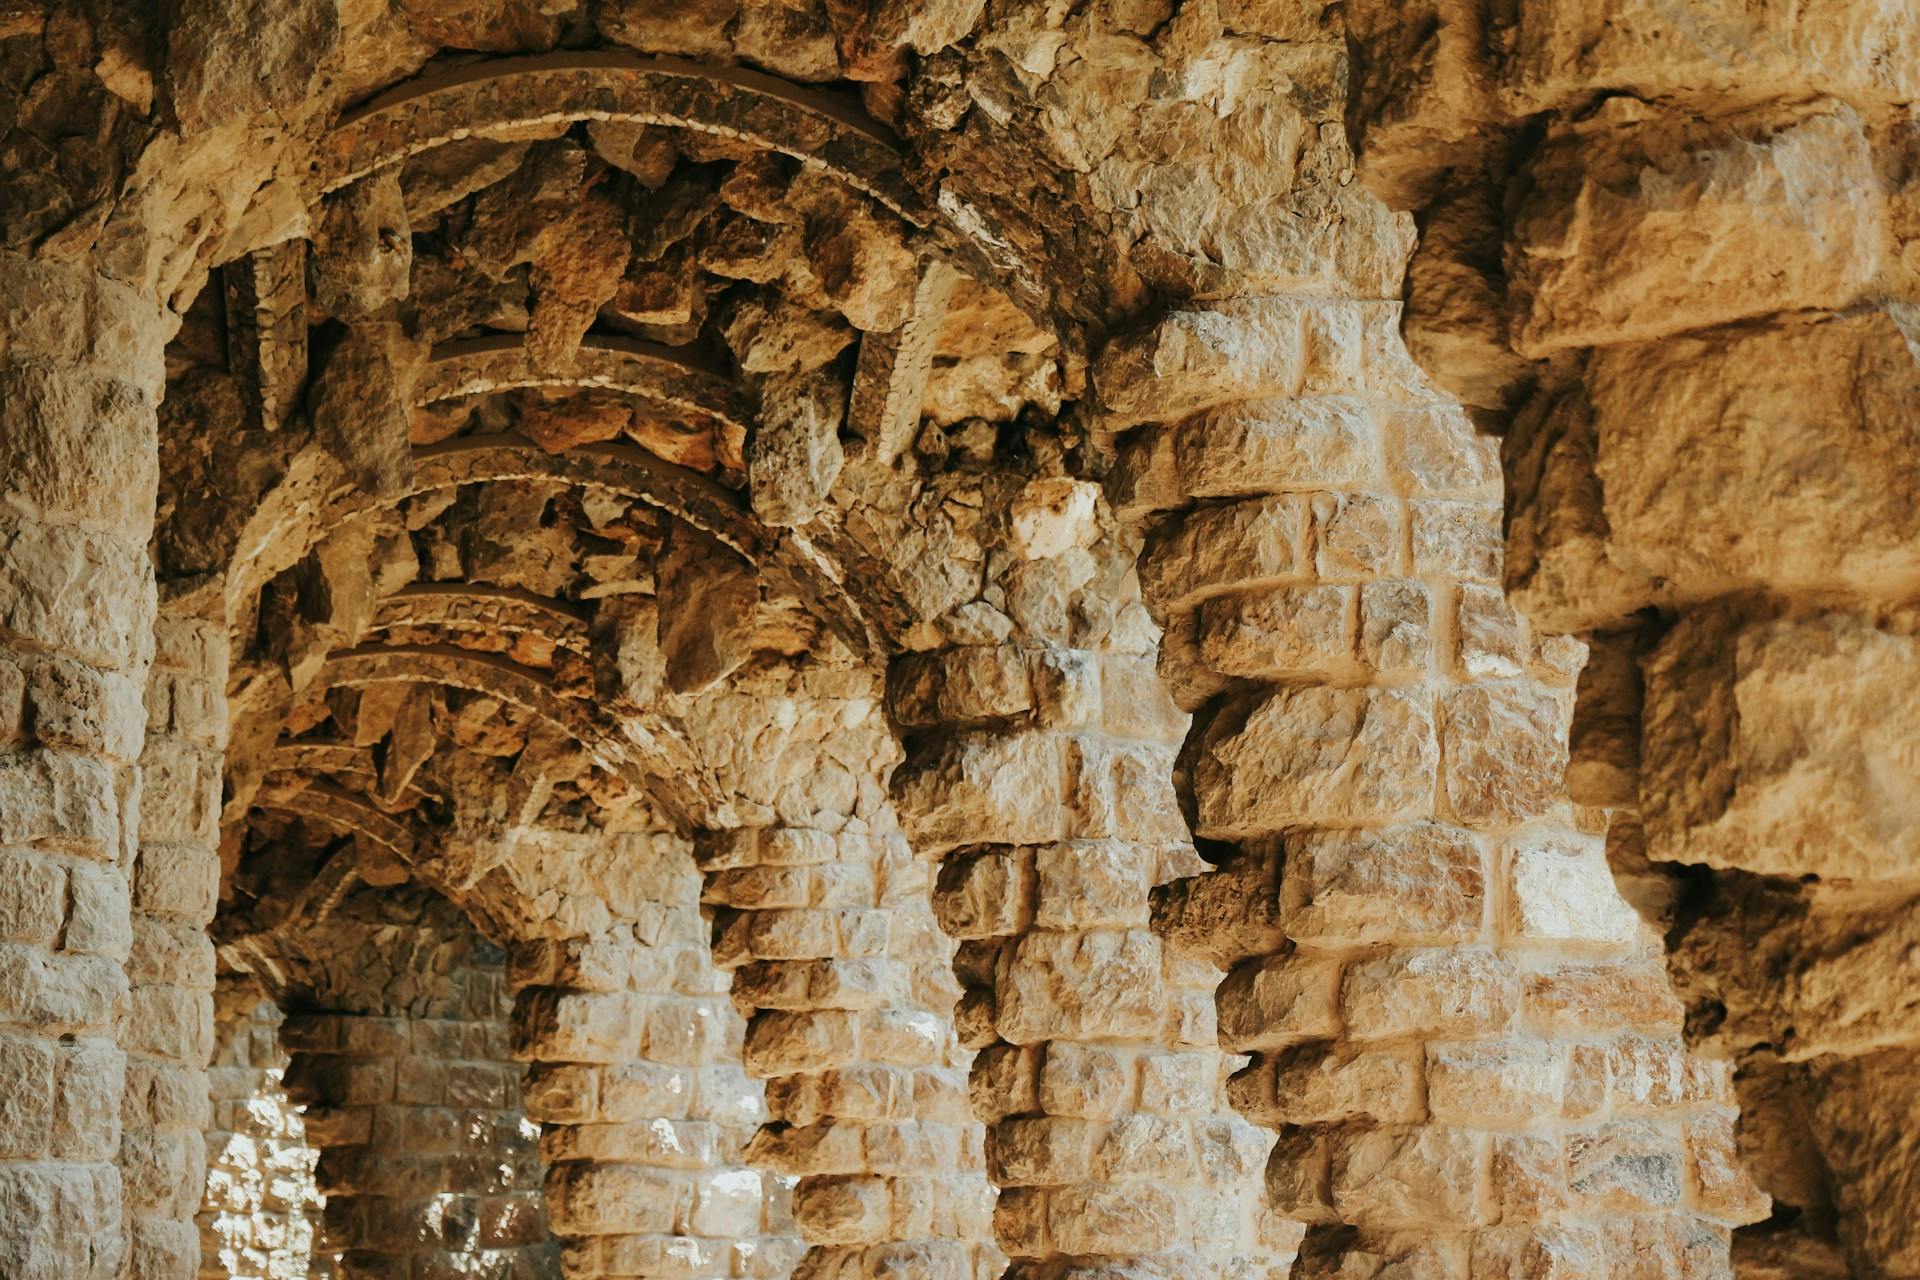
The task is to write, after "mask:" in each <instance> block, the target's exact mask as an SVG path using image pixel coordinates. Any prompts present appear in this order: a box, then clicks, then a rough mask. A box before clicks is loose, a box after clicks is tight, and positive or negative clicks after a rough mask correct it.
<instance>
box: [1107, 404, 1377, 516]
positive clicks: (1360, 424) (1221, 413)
mask: <svg viewBox="0 0 1920 1280" xmlns="http://www.w3.org/2000/svg"><path fill="white" fill-rule="evenodd" d="M1379 434H1380V432H1379V427H1378V425H1377V422H1376V418H1375V415H1374V413H1373V411H1372V410H1371V409H1370V407H1369V406H1368V405H1367V404H1366V403H1365V402H1364V401H1360V400H1352V399H1342V398H1324V399H1284V400H1254V401H1247V402H1244V403H1239V404H1226V405H1221V406H1219V407H1217V408H1214V409H1210V410H1208V411H1206V412H1205V413H1202V414H1199V415H1197V416H1195V417H1192V418H1188V419H1187V420H1186V421H1184V422H1181V423H1180V424H1179V425H1178V426H1176V427H1172V428H1165V429H1160V428H1148V429H1145V430H1143V431H1141V432H1140V433H1138V434H1137V435H1135V436H1132V437H1129V439H1128V442H1127V445H1126V446H1125V447H1124V448H1123V449H1122V450H1121V453H1120V457H1119V460H1118V463H1117V464H1116V466H1115V469H1114V473H1113V475H1112V477H1111V478H1110V479H1109V481H1108V486H1107V494H1108V499H1109V501H1111V502H1112V503H1113V505H1114V508H1115V509H1116V510H1117V511H1119V512H1121V513H1122V514H1123V515H1126V516H1135V515H1138V514H1141V513H1144V512H1147V511H1158V510H1167V509H1169V508H1173V507H1179V506H1184V505H1185V504H1186V501H1187V499H1188V498H1233V497H1250V496H1252V495H1255V494H1261V493H1275V492H1280V491H1283V490H1288V489H1362V488H1366V487H1368V485H1370V484H1371V483H1374V482H1375V481H1377V480H1378V478H1379V474H1380V458H1379V452H1378V450H1379V444H1378V440H1379Z"/></svg>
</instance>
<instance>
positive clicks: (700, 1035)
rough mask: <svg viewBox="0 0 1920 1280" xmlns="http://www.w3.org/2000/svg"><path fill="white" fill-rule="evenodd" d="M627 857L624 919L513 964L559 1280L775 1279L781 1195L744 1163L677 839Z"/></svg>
mask: <svg viewBox="0 0 1920 1280" xmlns="http://www.w3.org/2000/svg"><path fill="white" fill-rule="evenodd" d="M631 853H632V857H633V858H634V860H635V861H634V864H633V865H631V866H630V868H629V872H630V873H631V874H635V875H638V876H641V877H644V880H645V883H646V885H647V888H648V892H647V894H646V895H645V897H646V900H647V904H648V905H647V906H646V908H645V910H644V913H643V914H642V915H641V916H640V917H639V918H637V919H634V920H631V921H623V922H620V923H618V924H616V925H615V926H614V927H612V928H610V929H608V930H606V931H605V932H603V933H600V934H597V935H595V936H592V937H584V938H561V939H551V940H543V941H534V942H528V943H524V944H522V945H520V946H518V947H517V948H516V949H515V951H514V955H513V962H512V968H511V978H512V983H513V987H514V990H515V992H516V996H515V1002H514V1013H513V1051H514V1054H515V1056H517V1057H518V1058H520V1059H521V1060H523V1061H526V1062H528V1063H530V1064H531V1065H530V1067H529V1069H528V1074H527V1080H526V1108H527V1114H528V1116H530V1117H531V1118H533V1119H535V1120H537V1121H539V1122H540V1123H541V1125H542V1130H543V1132H542V1136H541V1150H542V1152H543V1154H544V1156H545V1159H546V1161H547V1163H548V1166H549V1167H548V1174H547V1184H546V1198H547V1207H548V1213H549V1215H550V1217H551V1221H552V1224H553V1231H554V1234H555V1235H556V1236H558V1237H560V1238H561V1239H562V1240H563V1241H564V1242H565V1246H564V1251H563V1261H564V1264H565V1270H566V1275H567V1277H568V1280H598V1278H599V1277H614V1276H619V1277H659V1278H660V1280H725V1278H726V1277H733V1276H743V1277H756V1278H759V1280H778V1278H781V1277H785V1276H786V1275H787V1274H788V1273H789V1272H790V1271H791V1270H792V1268H793V1265H794V1262H795V1260H796V1259H797V1258H798V1256H799V1252H800V1250H799V1247H798V1244H799V1242H798V1241H797V1240H796V1239H794V1237H793V1235H792V1228H791V1221H790V1218H789V1216H788V1198H789V1195H790V1189H789V1186H788V1184H786V1183H784V1182H782V1181H781V1180H779V1179H774V1178H769V1177H766V1176H764V1175H763V1174H762V1173H761V1172H759V1171H758V1170H756V1169H752V1168H749V1167H747V1161H746V1158H745V1146H746V1143H747V1141H748V1139H749V1138H750V1137H751V1135H752V1133H753V1131H754V1129H755V1127H756V1126H758V1125H759V1123H760V1122H761V1120H762V1119H763V1118H764V1116H765V1114H766V1111H765V1102H764V1098H763V1093H762V1090H761V1088H760V1086H759V1085H758V1083H757V1082H755V1081H753V1080H751V1079H749V1078H748V1076H747V1074H746V1073H745V1072H744V1071H743V1070H742V1063H741V1056H740V1048H739V1046H740V1043H741V1036H742V1034H743V1028H742V1026H741V1019H740V1016H739V1015H738V1014H737V1013H736V1012H735V1011H734V1009H733V1006H732V1005H731V1004H730V1003H729V1002H728V1001H727V999H726V994H725V993H726V988H727V978H726V975H725V974H723V973H721V972H720V971H719V970H717V969H716V968H715V967H714V965H713V961H712V959H711V957H710V954H709V951H708V942H707V937H706V927H705V923H704V922H703V920H702V919H701V915H700V905H699V904H700V874H699V872H698V870H697V869H696V868H695V867H694V865H693V860H692V857H691V854H690V851H689V850H688V848H687V846H686V844H685V843H684V842H683V841H677V840H668V839H655V840H641V841H637V842H634V843H633V845H632V846H631Z"/></svg>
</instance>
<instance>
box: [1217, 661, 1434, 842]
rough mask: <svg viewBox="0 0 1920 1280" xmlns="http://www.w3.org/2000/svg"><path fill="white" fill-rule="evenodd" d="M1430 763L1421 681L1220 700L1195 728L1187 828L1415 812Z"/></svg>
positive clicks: (1430, 788) (1235, 830)
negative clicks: (1192, 812) (1193, 815)
mask: <svg viewBox="0 0 1920 1280" xmlns="http://www.w3.org/2000/svg"><path fill="white" fill-rule="evenodd" d="M1438 764H1439V750H1438V746H1437V744H1436V742H1435V733H1434V713H1433V707H1432V704H1431V701H1430V695H1428V694H1426V693H1424V692H1422V691H1419V690H1412V689H1335V688H1298V689H1291V688H1283V689H1277V690H1274V691H1272V692H1270V693H1267V694H1265V695H1256V696H1254V697H1252V698H1250V699H1242V700H1240V701H1238V702H1236V703H1232V704H1229V705H1228V706H1227V707H1226V708H1224V709H1223V710H1222V711H1221V712H1220V714H1219V715H1217V716H1216V718H1215V719H1214V720H1213V722H1212V723H1211V724H1209V725H1207V726H1206V728H1205V729H1204V730H1203V731H1202V732H1201V737H1200V749H1199V752H1198V753H1197V758H1196V759H1195V760H1194V764H1193V770H1194V774H1193V788H1194V793H1195V796H1196V798H1197V799H1198V802H1199V814H1198V821H1197V823H1196V831H1197V833H1198V834H1200V835H1204V836H1207V837H1209V838H1214V839H1222V840H1232V839H1244V838H1246V837H1249V836H1253V835H1259V834H1263V833H1266V832H1270V831H1277V830H1281V829H1283V828H1286V827H1295V826H1333V825H1344V824H1347V823H1351V822H1354V821H1395V820H1406V819H1417V818H1424V817H1427V816H1429V815H1430V814H1431V812H1432V808H1433V801H1434V781H1435V779H1434V774H1435V770H1436V767H1437V765H1438Z"/></svg>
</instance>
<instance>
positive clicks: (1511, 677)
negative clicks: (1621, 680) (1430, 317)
mask: <svg viewBox="0 0 1920 1280" xmlns="http://www.w3.org/2000/svg"><path fill="white" fill-rule="evenodd" d="M1397 313H1398V307H1397V304H1393V303H1386V302H1377V301H1366V300H1356V301H1348V302H1343V301H1321V302H1309V301H1301V300H1295V299H1262V300H1251V301H1247V302H1243V303H1235V304H1230V305H1223V306H1221V307H1219V308H1218V309H1216V310H1213V311H1208V312H1200V311H1182V312H1176V313H1175V314H1173V315H1171V316H1169V317H1168V318H1167V319H1165V320H1164V321H1162V322H1161V323H1160V324H1159V325H1158V326H1157V327H1155V328H1154V329H1152V330H1150V331H1148V332H1146V333H1143V334H1141V335H1139V336H1138V337H1135V338H1132V339H1125V340H1122V341H1121V342H1119V343H1117V344H1115V345H1114V346H1112V347H1110V348H1109V349H1108V351H1107V352H1106V354H1105V355H1104V357H1103V358H1102V360H1101V361H1100V362H1099V363H1098V364H1097V365H1096V369H1095V377H1096V384H1097V388H1098V391H1099V394H1100V395H1101V397H1102V401H1103V403H1104V404H1105V405H1106V406H1107V407H1108V409H1109V410H1110V411H1111V412H1112V413H1114V414H1115V415H1116V418H1117V419H1118V421H1119V422H1120V423H1121V424H1122V425H1125V424H1126V423H1129V422H1134V421H1139V420H1140V419H1142V418H1148V419H1155V420H1158V421H1156V422H1155V423H1154V424H1153V425H1149V426H1145V427H1142V428H1139V429H1137V430H1135V431H1133V432H1132V433H1131V434H1129V435H1128V437H1127V438H1126V440H1125V443H1124V446H1123V449H1122V452H1121V456H1120V462H1119V464H1118V466H1117V467H1116V469H1115V472H1114V475H1113V480H1112V489H1113V492H1114V493H1115V494H1116V497H1117V501H1119V502H1120V504H1121V505H1122V508H1123V510H1126V511H1128V512H1129V513H1130V514H1134V515H1136V516H1138V517H1141V518H1145V519H1146V520H1148V522H1149V525H1150V528H1151V534H1150V537H1149V540H1148V544H1147V548H1146V551H1145V553H1144V555H1143V558H1142V578H1143V582H1144V585H1145V590H1146V598H1147V600H1148V603H1149V604H1150V606H1151V607H1152V608H1153V609H1154V610H1155V612H1156V615H1157V616H1158V618H1159V619H1160V620H1161V621H1162V622H1163V624H1164V625H1165V626H1166V628H1167V640H1166V642H1165V644H1164V647H1163V653H1162V670H1163V671H1164V672H1165V673H1166V674H1167V675H1168V676H1169V678H1170V679H1171V680H1172V681H1173V682H1174V684H1175V687H1176V689H1177V690H1178V691H1179V693H1180V695H1181V697H1182V698H1183V700H1184V701H1186V702H1187V703H1188V704H1189V705H1192V706H1195V707H1196V708H1197V710H1196V714H1195V722H1194V728H1193V730H1192V731H1191V733H1190V734H1189V735H1188V738H1187V744H1186V748H1185V750H1184V753H1183V756H1182V761H1181V780H1182V787H1183V791H1184V792H1185V799H1186V801H1187V803H1188V805H1189V812H1190V814H1191V816H1192V821H1193V823H1194V830H1195V833H1196V835H1197V836H1198V837H1201V838H1204V839H1205V840H1206V841H1208V842H1209V844H1208V847H1209V848H1211V849H1213V850H1215V851H1216V854H1215V856H1216V857H1218V858H1219V859H1220V860H1221V869H1220V870H1218V871H1215V872H1213V873H1210V874H1207V875H1203V876H1199V877H1196V878H1193V879H1189V880H1185V881H1182V882H1180V883H1178V884H1175V885H1172V886H1168V887H1167V888H1165V889H1163V890H1162V891H1161V892H1160V894H1159V895H1158V900H1157V903H1156V924H1157V925H1158V926H1159V927H1160V928H1161V929H1162V930H1163V931H1165V932H1166V933H1167V934H1168V935H1169V937H1170V938H1172V939H1173V940H1174V941H1175V942H1177V943H1179V944H1181V945H1184V946H1187V947H1189V948H1192V949H1194V950H1197V951H1199V952H1200V953H1202V954H1206V955H1210V956H1212V957H1213V958H1214V959H1215V960H1216V962H1218V963H1220V964H1222V965H1223V966H1231V968H1230V972H1229V974H1228V977H1227V979H1226V981H1225V982H1224V983H1223V984H1222V986H1221V987H1220V990H1219V995H1218V1008H1219V1020H1220V1034H1221V1040H1222V1043H1223V1044H1225V1045H1226V1046H1228V1047H1229V1048H1232V1049H1235V1050H1239V1051H1242V1052H1246V1053H1250V1054H1252V1055H1253V1057H1254V1065H1253V1066H1252V1067H1250V1068H1249V1069H1248V1070H1246V1071H1245V1072H1243V1073H1242V1074H1241V1075H1239V1076H1238V1077H1236V1078H1235V1081H1234V1084H1233V1089H1232V1096H1233V1099H1234V1102H1235V1105H1236V1106H1238V1107H1239V1108H1240V1109H1241V1111H1242V1112H1243V1114H1246V1115H1248V1116H1249V1117H1251V1118H1254V1119H1256V1120H1257V1121H1259V1122H1260V1123H1262V1124H1265V1125H1268V1126H1271V1127H1273V1128H1275V1129H1277V1130H1279V1132H1280V1135H1281V1136H1280V1140H1279V1142H1278V1144H1277V1145H1276V1147H1275V1149H1274V1154H1273V1158H1272V1160H1271V1162H1270V1164H1269V1166H1268V1173H1267V1183H1268V1189H1269V1192H1270V1194H1271V1196H1272V1202H1273V1206H1274V1208H1275V1209H1276V1210H1278V1211H1279V1212H1281V1213H1284V1214H1286V1215H1288V1216H1289V1217H1292V1218H1295V1219H1298V1220H1300V1221H1305V1222H1308V1223H1311V1224H1315V1225H1314V1226H1313V1227H1312V1228H1311V1229H1310V1230H1309V1231H1308V1234H1307V1239H1306V1242H1305V1244H1304V1245H1303V1249H1302V1256H1301V1263H1300V1273H1301V1274H1303V1275H1304V1276H1306V1277H1320V1276H1335V1275H1348V1274H1355V1272H1354V1271H1353V1270H1352V1268H1354V1267H1356V1266H1362V1265H1364V1266H1366V1267H1369V1268H1379V1267H1399V1268H1405V1269H1406V1270H1405V1273H1406V1274H1409V1275H1420V1276H1435V1277H1440V1276H1447V1277H1455V1278H1456V1280H1465V1278H1466V1277H1468V1276H1473V1277H1492V1276H1501V1277H1505V1276H1510V1275H1511V1276H1519V1275H1529V1276H1531V1275H1546V1274H1555V1275H1581V1276H1596V1277H1597V1276H1602V1275H1608V1276H1625V1275H1630V1274H1631V1275H1646V1276H1654V1275H1660V1276H1682V1275H1687V1276H1696V1275H1697V1276H1708V1275H1716V1274H1724V1271H1725V1256H1726V1253H1725V1250H1726V1244H1725V1237H1726V1227H1727V1226H1728V1225H1730V1224H1732V1223H1735V1222H1739V1221H1744V1220H1747V1218H1748V1217H1750V1216H1751V1195H1750V1192H1749V1190H1748V1188H1747V1187H1746V1184H1745V1182H1744V1180H1743V1179H1742V1178H1741V1177H1740V1176H1739V1175H1738V1174H1737V1173H1736V1172H1735V1171H1734V1170H1733V1168H1732V1165H1731V1156H1732V1124H1733V1109H1732V1101H1733V1100H1732V1096H1731V1092H1730V1084H1729V1078H1728V1072H1727V1071H1726V1070H1725V1068H1724V1065H1722V1064H1712V1063H1707V1062H1703V1061H1700V1060H1698V1059H1694V1058H1690V1057H1689V1056H1688V1055H1687V1054H1686V1052H1685V1050H1684V1046H1683V1045H1682V1042H1681V1039H1680V1035H1679V1032H1680V1022H1681V1014H1682V1009H1681V1005H1680V1003H1679V1001H1678V1000H1677V999H1676V998H1675V997H1674V995H1673V994H1672V992H1671V991H1670V990H1669V988H1668V985H1667V982H1666V978H1665V974H1664V972H1663V971H1662V968H1661V965H1660V962H1659V952H1658V947H1659V942H1658V938H1657V936H1656V935H1654V934H1653V933H1652V932H1651V931H1650V930H1649V929H1647V928H1646V927H1645V926H1644V925H1643V923H1642V921H1641V920H1640V918H1639V917H1638V916H1637V915H1636V914H1635V913H1634V911H1633V910H1632V908H1631V907H1630V906H1629V905H1628V904H1627V903H1626V901H1625V900H1624V899H1623V898H1622V897H1621V896H1620V894H1619V892H1618V891H1617V889H1616V888H1615V886H1614V883H1613V880H1612V875H1611V872H1610V869H1609V867H1608V864H1607V861H1606V853H1605V831H1606V814H1605V813H1604V812H1603V811H1596V810H1586V809H1578V808H1575V807H1574V806H1572V805H1571V804H1570V803H1569V802H1568V800H1567V799H1566V795H1565V791H1564V789H1563V784H1562V775H1563V773H1564V769H1565V761H1566V751H1567V748H1566V735H1567V722H1568V717H1569V714H1570V712H1571V709H1572V704H1573V684H1574V679H1575V676H1576V675H1577V673H1578V671H1579V669H1580V665H1581V662H1582V659H1583V658H1584V652H1583V650H1582V649H1581V647H1580V646H1579V645H1578V644H1577V643H1576V642H1573V641H1570V640H1567V639H1564V638H1555V637H1547V638H1544V639H1536V637H1535V636H1534V634H1533V633H1532V631H1531V629H1530V628H1529V627H1528V626H1527V625H1526V623H1525V622H1524V620H1523V619H1522V618H1521V617H1519V616H1518V615H1517V614H1516V613H1515V612H1514V611H1513V610H1512V608H1511V607H1510V606H1509V605H1508V604H1507V603H1506V601H1505V599H1504V597H1503V596H1502V594H1501V592H1500V589H1499V583H1500V552H1501V545H1500V539H1499V514H1500V512H1499V506H1498V495H1499V473H1498V470H1497V463H1496V458H1495V451H1494V446H1493V443H1492V442H1491V441H1489V440H1485V439H1477V438H1476V437H1475V435H1474V432H1473V429H1472V426H1471V424H1470V423H1469V422H1468V421H1467V420H1466V418H1465V416H1464V415H1463V414H1462V413H1461V412H1460V410H1459V409H1458V407H1457V406H1456V405H1454V404H1453V403H1452V402H1450V401H1449V400H1448V399H1447V398H1445V397H1444V396H1440V395H1438V394H1435V393H1431V392H1426V391H1424V390H1423V387H1424V382H1423V379H1422V378H1421V377H1420V376H1419V374H1418V371H1417V370H1415V369H1414V368H1413V367H1412V366H1411V364H1410V362H1409V361H1408V360H1407V359H1406V356H1405V353H1404V351H1403V349H1402V348H1401V347H1400V345H1399V343H1398V341H1397V338H1396V337H1395V334H1394V330H1395V327H1396V324H1395V322H1396V320H1397ZM1366 1273H1367V1274H1371V1272H1370V1271H1369V1272H1366Z"/></svg>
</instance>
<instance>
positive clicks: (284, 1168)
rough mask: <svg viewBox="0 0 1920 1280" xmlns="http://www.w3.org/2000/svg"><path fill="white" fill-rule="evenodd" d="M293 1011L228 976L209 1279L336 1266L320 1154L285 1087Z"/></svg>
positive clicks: (217, 1016)
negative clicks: (285, 1037) (323, 1251)
mask: <svg viewBox="0 0 1920 1280" xmlns="http://www.w3.org/2000/svg"><path fill="white" fill-rule="evenodd" d="M285 1016H286V1015H285V1014H283V1013H281V1011H280V1009H279V1008H278V1006H276V1005H275V1004H274V1003H273V1002H272V1001H270V1000H268V999H266V998H265V995H264V993H262V992H261V990H260V989H259V987H258V986H257V985H255V984H254V983H252V982H250V981H245V980H236V979H224V980H222V981H221V983H220V984H219V986H218V987H217V988H216V990H215V993H214V1052H213V1062H212V1065H211V1066H210V1068H209V1069H208V1072H207V1075H208V1081H209V1084H210V1085H211V1092H212V1103H213V1124H212V1127H211V1128H209V1129H208V1131H207V1191H206V1198H205V1200H204V1201H203V1202H202V1204H201V1208H200V1215H199V1225H200V1280H321V1278H322V1277H324V1276H326V1275H327V1274H328V1271H329V1268H328V1266H327V1262H326V1260H325V1258H323V1257H321V1258H316V1257H315V1256H314V1247H313V1246H314V1228H315V1226H316V1225H317V1223H318V1220H319V1216H320V1213H319V1211H320V1194H319V1192H318V1191H317V1190H316V1189H315V1186H314V1181H313V1166H314V1161H315V1160H316V1158H317V1157H318V1154H319V1153H318V1152H316V1151H315V1150H314V1149H313V1147H312V1145H311V1144H309V1143H308V1141H307V1136H306V1121H305V1119H304V1117H302V1116H301V1114H300V1111H299V1109H298V1108H297V1107H295V1106H294V1104H293V1100H292V1099H291V1098H289V1097H288V1096H287V1091H286V1089H285V1088H284V1087H283V1086H282V1084H281V1078H282V1076H283V1075H284V1073H285V1071H286V1067H287V1062H288V1057H287V1051H286V1048H285V1047H284V1046H283V1045H282V1044H281V1043H280V1024H281V1023H282V1022H283V1021H284V1020H285Z"/></svg>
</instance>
